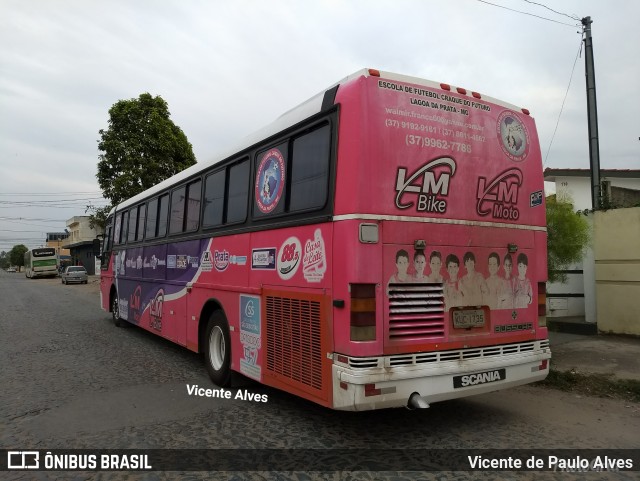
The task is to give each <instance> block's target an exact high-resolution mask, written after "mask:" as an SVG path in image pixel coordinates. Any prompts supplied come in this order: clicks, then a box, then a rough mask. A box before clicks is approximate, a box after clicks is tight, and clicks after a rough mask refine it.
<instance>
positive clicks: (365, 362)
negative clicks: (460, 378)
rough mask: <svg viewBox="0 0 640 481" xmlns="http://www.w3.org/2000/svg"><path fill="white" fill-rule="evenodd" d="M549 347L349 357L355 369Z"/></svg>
mask: <svg viewBox="0 0 640 481" xmlns="http://www.w3.org/2000/svg"><path fill="white" fill-rule="evenodd" d="M548 347H549V342H548V341H536V342H523V343H520V344H504V345H502V346H488V347H476V348H470V349H455V350H452V351H440V352H437V351H436V352H421V353H417V354H398V355H395V356H388V357H379V358H378V357H349V358H348V359H349V367H351V368H354V369H367V368H376V367H378V368H383V367H396V366H416V365H422V364H435V363H439V362H447V361H461V360H464V359H476V358H488V357H495V356H507V355H510V354H517V353H523V352H533V351H536V350H542V349H545V348H548Z"/></svg>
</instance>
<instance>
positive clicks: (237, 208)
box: [226, 160, 249, 224]
mask: <svg viewBox="0 0 640 481" xmlns="http://www.w3.org/2000/svg"><path fill="white" fill-rule="evenodd" d="M248 202H249V161H248V160H244V161H243V162H241V163H239V164H236V165H234V166H232V167H231V168H230V169H229V191H228V200H227V219H226V221H227V223H229V224H231V223H235V222H243V221H244V220H245V219H246V218H247V204H248Z"/></svg>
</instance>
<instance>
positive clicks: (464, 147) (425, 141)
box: [405, 134, 471, 154]
mask: <svg viewBox="0 0 640 481" xmlns="http://www.w3.org/2000/svg"><path fill="white" fill-rule="evenodd" d="M405 142H406V144H407V145H410V146H416V147H434V148H436V149H443V150H452V151H454V152H466V153H467V154H470V153H471V144H463V143H462V142H450V141H448V140H442V139H434V138H431V137H423V136H422V135H411V134H409V135H407V136H406V140H405Z"/></svg>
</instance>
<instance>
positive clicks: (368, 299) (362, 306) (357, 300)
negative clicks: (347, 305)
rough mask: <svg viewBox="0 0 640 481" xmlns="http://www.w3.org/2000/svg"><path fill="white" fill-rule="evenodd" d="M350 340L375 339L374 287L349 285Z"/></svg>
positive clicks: (372, 285) (373, 285) (371, 285)
mask: <svg viewBox="0 0 640 481" xmlns="http://www.w3.org/2000/svg"><path fill="white" fill-rule="evenodd" d="M349 287H350V290H351V313H350V314H351V340H352V341H375V339H376V285H375V284H351V285H350V286H349Z"/></svg>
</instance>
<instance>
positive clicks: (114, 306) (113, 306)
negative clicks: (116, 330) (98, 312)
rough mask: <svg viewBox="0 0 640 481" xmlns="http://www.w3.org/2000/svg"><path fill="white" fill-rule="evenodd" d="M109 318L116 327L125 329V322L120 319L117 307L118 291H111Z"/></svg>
mask: <svg viewBox="0 0 640 481" xmlns="http://www.w3.org/2000/svg"><path fill="white" fill-rule="evenodd" d="M111 318H112V319H113V323H114V324H115V325H116V327H125V324H126V321H125V320H124V319H122V318H121V317H120V308H119V307H118V291H113V298H112V299H111Z"/></svg>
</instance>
